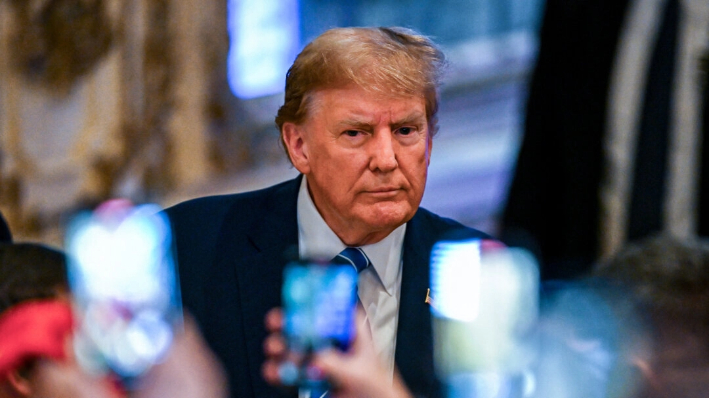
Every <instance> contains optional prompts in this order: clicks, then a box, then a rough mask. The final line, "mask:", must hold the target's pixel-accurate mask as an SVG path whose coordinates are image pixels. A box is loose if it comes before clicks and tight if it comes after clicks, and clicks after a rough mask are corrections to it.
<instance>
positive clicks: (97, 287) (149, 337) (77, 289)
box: [66, 200, 182, 380]
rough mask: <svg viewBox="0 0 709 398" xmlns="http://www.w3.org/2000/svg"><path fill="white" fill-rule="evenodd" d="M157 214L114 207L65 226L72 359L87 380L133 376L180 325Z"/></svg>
mask: <svg viewBox="0 0 709 398" xmlns="http://www.w3.org/2000/svg"><path fill="white" fill-rule="evenodd" d="M160 210H161V209H160V208H159V207H158V206H156V205H140V206H133V205H132V204H130V203H129V202H127V201H121V200H114V201H110V202H106V203H104V204H103V205H101V206H99V207H98V208H97V209H96V210H95V211H93V212H83V213H80V214H77V215H76V216H75V217H74V218H73V219H72V221H71V223H70V224H69V225H68V228H67V233H66V248H67V254H68V267H67V268H68V274H69V283H70V287H71V294H72V300H73V302H74V306H75V309H76V310H77V315H78V316H77V319H78V321H79V325H78V330H77V333H76V334H75V338H74V351H75V353H76V356H77V361H78V362H79V363H80V364H81V365H82V366H83V367H84V368H86V369H88V370H90V371H92V372H94V373H107V372H113V373H115V374H117V375H118V376H119V377H121V378H123V379H124V380H130V379H132V378H135V377H137V376H140V375H141V374H142V373H143V372H145V371H146V370H147V369H149V368H150V367H151V366H152V365H153V364H155V363H156V362H157V361H159V360H160V359H161V357H162V356H163V355H164V354H165V352H166V351H167V349H168V348H169V346H170V344H171V342H172V338H173V332H174V328H175V327H178V326H180V325H181V322H182V309H181V306H180V294H179V288H178V283H177V277H176V272H175V266H174V263H173V259H172V255H171V231H170V226H169V222H168V220H167V219H166V216H165V215H164V214H162V213H160Z"/></svg>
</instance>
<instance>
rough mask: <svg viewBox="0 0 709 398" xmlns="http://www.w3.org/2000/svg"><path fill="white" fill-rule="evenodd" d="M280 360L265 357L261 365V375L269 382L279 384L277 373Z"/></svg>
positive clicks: (279, 378) (279, 379)
mask: <svg viewBox="0 0 709 398" xmlns="http://www.w3.org/2000/svg"><path fill="white" fill-rule="evenodd" d="M279 367H280V362H278V361H275V360H272V359H267V360H266V361H265V362H264V363H263V366H261V375H262V376H263V378H264V380H266V382H268V383H270V384H281V377H280V375H279V373H278V369H279Z"/></svg>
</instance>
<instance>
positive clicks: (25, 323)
mask: <svg viewBox="0 0 709 398" xmlns="http://www.w3.org/2000/svg"><path fill="white" fill-rule="evenodd" d="M73 327H74V318H73V316H72V309H71V305H70V304H69V303H68V302H66V301H60V300H38V301H30V302H25V303H21V304H18V305H16V306H13V307H12V308H10V309H9V310H7V311H6V312H5V313H4V314H2V315H1V316H0V378H5V377H7V375H8V374H9V373H10V372H11V371H12V370H14V369H17V368H18V367H20V366H22V365H23V364H24V363H25V362H26V361H28V360H30V359H34V358H50V359H54V360H59V361H61V360H64V359H66V357H67V353H66V350H65V347H66V340H67V338H68V337H69V336H70V335H71V333H72V330H73Z"/></svg>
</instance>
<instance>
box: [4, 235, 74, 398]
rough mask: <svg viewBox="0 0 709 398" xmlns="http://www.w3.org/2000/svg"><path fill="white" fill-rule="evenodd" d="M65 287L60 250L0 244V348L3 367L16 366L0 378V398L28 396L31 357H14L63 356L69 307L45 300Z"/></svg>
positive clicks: (61, 295) (62, 292)
mask: <svg viewBox="0 0 709 398" xmlns="http://www.w3.org/2000/svg"><path fill="white" fill-rule="evenodd" d="M68 291H69V286H68V281H67V275H66V258H65V256H64V254H63V253H62V252H60V251H58V250H55V249H51V248H49V247H46V246H43V245H39V244H33V243H16V244H10V243H3V244H0V317H2V318H1V319H2V328H0V330H3V333H0V334H2V336H0V341H2V342H3V344H9V345H10V346H9V347H5V348H7V349H6V350H0V351H4V353H5V354H6V355H7V357H3V358H2V360H3V364H4V365H8V364H11V363H16V364H17V365H15V366H16V367H10V368H9V373H8V374H7V375H6V376H5V377H3V378H1V379H0V397H2V398H4V397H25V396H31V394H32V382H31V376H32V374H33V369H34V364H35V361H34V360H32V359H23V360H21V361H20V360H18V358H25V356H26V355H28V354H26V352H34V351H37V352H39V351H41V352H45V351H46V353H47V354H48V356H50V357H62V356H63V355H64V354H63V353H64V337H63V336H65V334H66V333H68V332H69V331H70V328H71V326H70V325H71V321H70V315H69V314H70V309H69V305H68V303H67V302H66V301H62V302H58V301H54V302H53V301H48V300H51V299H58V298H60V299H62V300H63V299H64V298H65V297H66V296H67V293H68ZM28 305H29V306H31V307H29V306H28ZM15 309H17V310H18V311H15ZM13 358H14V359H13ZM8 361H9V362H8ZM15 361H17V362H15Z"/></svg>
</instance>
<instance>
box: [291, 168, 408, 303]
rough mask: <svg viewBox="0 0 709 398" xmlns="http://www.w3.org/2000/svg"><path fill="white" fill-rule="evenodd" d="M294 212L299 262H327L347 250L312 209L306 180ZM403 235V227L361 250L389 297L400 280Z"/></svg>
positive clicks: (314, 208)
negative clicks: (302, 260)
mask: <svg viewBox="0 0 709 398" xmlns="http://www.w3.org/2000/svg"><path fill="white" fill-rule="evenodd" d="M297 208H298V251H299V254H300V256H301V257H302V258H310V259H321V260H323V259H324V260H329V259H332V258H334V257H335V256H336V255H337V254H339V253H340V252H341V251H342V250H343V249H344V248H345V247H347V246H346V245H345V244H344V243H342V241H341V240H340V238H338V237H337V235H336V234H335V232H333V231H332V229H331V228H330V226H328V225H327V223H326V222H325V220H324V219H323V218H322V216H321V215H320V212H318V210H317V208H316V207H315V203H313V200H312V198H311V197H310V193H309V192H308V186H307V179H306V177H305V176H303V180H302V181H301V183H300V190H299V191H298V204H297ZM405 233H406V224H403V225H401V226H399V227H398V228H397V229H395V230H394V231H393V232H392V233H390V234H389V235H388V236H387V237H386V238H384V239H382V240H381V241H379V242H377V243H373V244H370V245H364V246H361V248H362V250H363V251H364V253H365V254H366V255H367V257H369V260H370V261H371V262H372V266H373V267H374V270H375V271H377V275H378V276H379V279H380V280H381V282H382V285H383V286H384V288H385V289H386V291H387V293H389V294H392V289H393V288H394V287H395V285H396V283H397V281H398V280H399V273H400V272H401V267H400V265H401V253H402V249H403V245H404V234H405Z"/></svg>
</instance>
